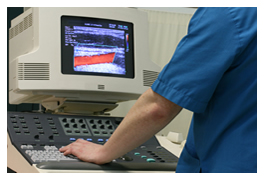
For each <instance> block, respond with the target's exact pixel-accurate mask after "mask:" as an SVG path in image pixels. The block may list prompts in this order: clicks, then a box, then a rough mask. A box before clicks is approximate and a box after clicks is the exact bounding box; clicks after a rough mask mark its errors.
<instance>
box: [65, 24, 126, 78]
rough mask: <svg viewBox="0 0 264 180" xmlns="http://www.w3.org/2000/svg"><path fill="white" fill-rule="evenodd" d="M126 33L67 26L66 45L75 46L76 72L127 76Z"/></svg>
mask: <svg viewBox="0 0 264 180" xmlns="http://www.w3.org/2000/svg"><path fill="white" fill-rule="evenodd" d="M125 37H126V35H125V31H123V30H116V29H106V28H96V27H85V26H66V27H65V45H71V46H74V50H73V51H74V55H73V65H74V67H73V68H74V71H79V72H96V73H110V74H126V67H125V51H126V48H127V47H126V39H125Z"/></svg>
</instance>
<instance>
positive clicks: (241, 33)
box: [60, 8, 257, 173]
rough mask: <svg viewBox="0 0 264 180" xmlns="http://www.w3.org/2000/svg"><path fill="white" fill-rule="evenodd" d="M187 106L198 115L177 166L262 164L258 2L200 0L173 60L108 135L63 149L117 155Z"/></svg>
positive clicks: (97, 158) (100, 159) (96, 159)
mask: <svg viewBox="0 0 264 180" xmlns="http://www.w3.org/2000/svg"><path fill="white" fill-rule="evenodd" d="M182 108H186V109H189V110H191V111H193V112H194V115H193V119H192V122H191V125H190V129H189V134H188V137H187V141H186V144H185V147H184V149H183V151H182V153H181V156H180V159H179V162H178V165H177V169H176V172H217V173H218V172H225V173H226V172H231V173H235V172H257V8H198V9H197V11H196V12H195V14H194V15H193V17H192V19H191V21H190V23H189V28H188V34H187V35H186V36H185V37H184V38H183V39H182V40H181V42H180V43H179V45H178V46H177V48H176V50H175V53H174V55H173V57H172V59H171V61H170V62H169V63H168V64H167V65H166V66H165V67H164V68H163V70H162V71H161V73H160V74H159V76H158V78H157V80H156V81H155V82H154V84H153V85H152V87H151V88H150V89H149V90H147V91H146V92H145V93H144V94H143V95H142V96H141V97H140V98H139V99H138V101H137V102H136V103H135V105H134V106H133V107H132V108H131V110H130V111H129V113H128V114H127V116H126V117H125V118H124V120H123V121H122V123H121V124H120V125H119V127H118V128H117V129H116V131H115V132H114V133H113V135H112V136H111V137H110V139H109V140H108V142H107V143H106V144H105V145H103V146H102V145H96V144H93V143H90V142H86V141H84V140H78V141H76V142H74V143H72V144H70V145H68V146H66V147H64V148H62V149H60V151H61V152H64V154H65V155H67V154H74V155H76V156H77V157H78V158H80V159H82V160H84V161H88V162H93V163H96V164H104V163H106V162H110V161H111V160H113V159H115V158H117V157H120V156H121V155H123V154H125V153H126V152H128V151H130V150H132V149H134V148H135V147H137V146H138V145H140V144H142V143H143V142H144V141H146V140H147V139H148V138H150V137H151V136H153V135H154V134H155V133H157V132H158V131H159V130H161V129H162V128H163V127H164V126H166V125H167V124H168V123H169V122H170V121H171V120H172V119H173V118H174V117H175V116H176V115H177V114H178V113H179V112H180V111H181V109H182Z"/></svg>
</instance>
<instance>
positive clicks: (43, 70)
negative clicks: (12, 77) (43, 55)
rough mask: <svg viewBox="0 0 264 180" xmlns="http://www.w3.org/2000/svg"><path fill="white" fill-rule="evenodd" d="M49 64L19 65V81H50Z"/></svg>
mask: <svg viewBox="0 0 264 180" xmlns="http://www.w3.org/2000/svg"><path fill="white" fill-rule="evenodd" d="M49 74H50V73H49V63H19V64H18V80H49V78H50V75H49Z"/></svg>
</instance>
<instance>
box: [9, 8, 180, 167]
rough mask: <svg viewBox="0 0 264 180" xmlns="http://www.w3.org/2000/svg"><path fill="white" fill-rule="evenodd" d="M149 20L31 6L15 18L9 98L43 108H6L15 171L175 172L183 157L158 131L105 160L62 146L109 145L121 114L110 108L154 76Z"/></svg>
mask: <svg viewBox="0 0 264 180" xmlns="http://www.w3.org/2000/svg"><path fill="white" fill-rule="evenodd" d="M147 18H148V17H147V14H146V13H145V12H143V11H139V10H137V9H133V8H80V7H78V8H77V7H74V8H68V7H65V8H58V7H56V8H55V7H54V8H46V7H41V8H37V7H33V8H29V9H27V10H26V11H25V12H24V13H22V14H21V15H19V16H18V17H16V18H15V19H13V20H12V21H11V28H10V29H9V103H10V104H21V103H38V104H41V105H42V106H43V107H44V108H45V112H7V165H8V167H9V168H11V169H13V170H14V171H16V172H175V169H176V166H177V161H178V157H177V156H175V155H174V154H173V153H171V152H170V151H168V150H167V149H166V148H165V147H163V146H162V145H161V144H160V142H159V141H158V139H157V138H156V136H154V137H152V138H151V139H150V140H148V141H147V142H145V143H144V144H142V145H141V146H139V147H137V148H136V149H134V150H132V151H130V152H128V153H127V154H125V155H123V156H121V157H119V158H117V159H115V160H113V161H112V162H111V163H107V164H104V165H96V164H93V163H87V162H83V161H80V160H79V159H77V158H76V157H75V156H73V155H69V156H64V155H63V154H62V153H60V152H59V150H58V149H59V148H60V147H62V146H66V145H68V144H69V143H71V142H74V141H75V140H77V139H78V138H81V139H84V140H87V141H91V142H94V143H98V144H104V143H106V142H107V141H108V139H109V137H110V136H111V134H112V133H113V132H114V131H115V129H116V128H117V127H118V125H119V124H120V123H121V122H122V119H123V117H114V116H111V115H110V114H109V113H108V112H109V111H111V110H113V109H114V108H116V107H117V106H118V103H120V102H124V101H129V100H135V99H137V98H138V97H139V96H140V94H142V93H143V92H144V91H145V90H147V89H148V88H149V87H150V86H151V85H152V83H153V82H154V81H155V79H156V78H157V76H158V74H159V71H160V68H159V67H158V66H157V65H156V64H154V63H153V62H152V61H151V60H150V58H149V51H148V43H149V42H148V19H147Z"/></svg>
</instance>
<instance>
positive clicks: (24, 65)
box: [9, 7, 160, 104]
mask: <svg viewBox="0 0 264 180" xmlns="http://www.w3.org/2000/svg"><path fill="white" fill-rule="evenodd" d="M63 15H68V16H80V17H95V18H103V19H113V20H118V21H127V22H131V23H133V26H134V71H135V72H134V78H133V79H131V78H118V77H109V76H89V75H69V74H62V70H61V69H62V67H61V16H63ZM148 43H149V41H148V17H147V14H146V13H145V12H142V11H140V10H137V9H133V8H79V7H78V8H76V7H74V8H68V7H66V8H57V7H54V8H46V7H41V8H35V7H34V8H30V9H28V10H27V11H25V12H24V13H23V14H21V15H20V16H18V17H17V18H15V19H14V20H12V22H11V28H10V29H9V103H10V104H20V103H43V102H45V101H47V102H49V101H57V102H60V101H62V100H63V101H64V100H67V101H83V102H85V101H89V102H106V103H108V102H109V103H116V102H121V101H127V100H132V99H137V98H138V97H139V96H140V94H142V93H143V92H144V91H145V90H147V89H148V88H149V87H150V86H151V85H152V83H153V82H154V81H155V79H156V78H157V75H158V72H159V71H160V67H158V66H157V65H156V64H154V63H153V62H152V61H151V60H150V58H149V49H148V47H149V46H148Z"/></svg>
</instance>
